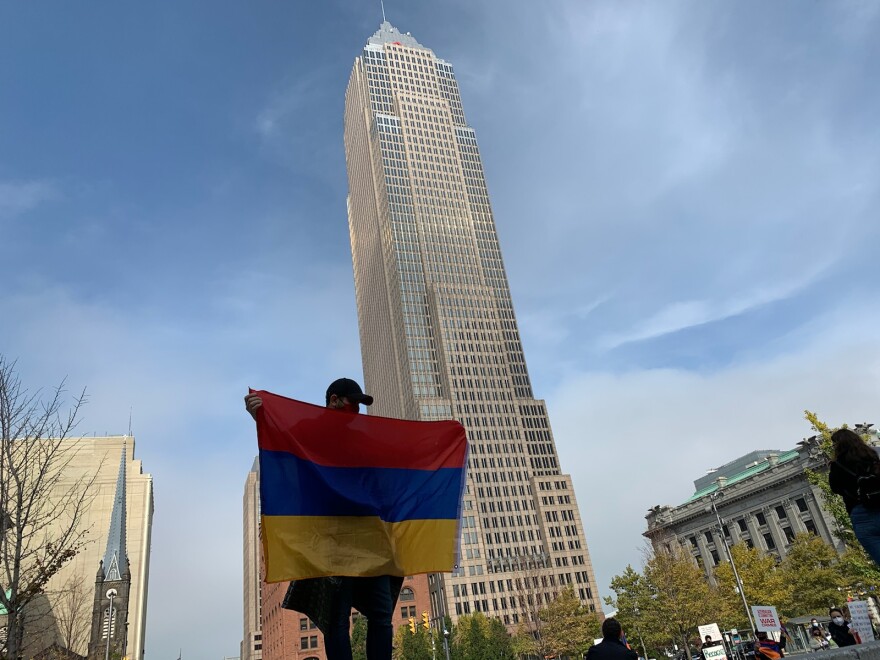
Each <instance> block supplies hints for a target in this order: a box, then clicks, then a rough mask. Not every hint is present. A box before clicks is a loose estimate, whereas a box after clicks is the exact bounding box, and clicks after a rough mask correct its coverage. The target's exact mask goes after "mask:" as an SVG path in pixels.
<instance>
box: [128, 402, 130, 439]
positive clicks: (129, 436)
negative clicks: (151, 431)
mask: <svg viewBox="0 0 880 660" xmlns="http://www.w3.org/2000/svg"><path fill="white" fill-rule="evenodd" d="M128 435H129V437H131V407H129V409H128Z"/></svg>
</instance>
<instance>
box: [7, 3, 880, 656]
mask: <svg viewBox="0 0 880 660" xmlns="http://www.w3.org/2000/svg"><path fill="white" fill-rule="evenodd" d="M374 5H375V6H374ZM386 10H387V12H388V18H389V20H391V22H392V23H394V24H395V25H396V26H397V27H398V28H400V29H401V30H403V31H411V32H412V33H413V35H414V36H416V38H417V39H419V41H421V42H422V43H424V44H426V45H427V46H429V47H431V48H432V49H433V50H434V51H435V52H436V53H437V54H438V56H440V57H443V58H444V59H447V60H449V61H450V62H452V63H453V65H454V66H455V69H456V74H457V76H458V79H459V83H460V86H461V90H462V96H463V100H464V104H465V112H466V115H467V117H468V120H469V122H470V123H471V124H472V125H473V126H474V128H475V129H476V131H477V135H478V139H479V143H480V147H481V151H482V155H483V160H484V164H485V167H486V173H487V178H488V183H489V189H490V194H491V196H492V201H493V207H494V211H495V216H496V222H497V225H498V232H499V236H500V240H501V245H502V249H503V251H504V257H505V263H506V267H507V270H508V275H509V279H510V283H511V289H512V293H513V299H514V304H515V306H516V309H517V314H518V318H519V321H520V325H521V330H522V334H523V341H524V345H525V349H526V358H527V361H528V364H529V369H530V373H531V376H532V379H533V384H534V388H535V392H536V394H537V396H539V397H543V398H545V399H546V400H547V402H548V406H549V410H550V413H551V421H552V423H553V427H554V433H555V436H556V441H557V444H558V447H559V453H560V456H561V458H562V462H563V466H564V468H565V469H566V470H567V471H569V472H570V473H571V474H572V475H573V477H574V482H575V485H576V488H577V492H578V496H579V499H580V505H581V511H582V515H583V517H584V522H585V526H586V531H587V535H588V541H589V544H590V550H591V553H592V557H593V563H594V566H595V570H596V573H597V577H598V579H599V582H600V589H601V590H602V592H603V595H604V594H605V593H607V590H606V587H607V583H608V581H609V580H610V578H611V577H612V576H613V575H615V574H617V573H619V572H621V571H622V570H623V568H624V567H625V565H626V563H627V562H631V563H634V564H638V563H639V562H640V560H641V546H642V538H641V536H640V533H641V531H642V530H643V529H644V520H643V516H644V514H645V512H646V511H647V509H648V508H649V507H650V506H652V505H654V504H660V503H673V504H674V503H678V502H680V501H683V500H684V499H686V498H687V497H688V496H689V495H690V493H691V492H692V481H693V480H694V479H695V478H697V477H699V476H701V475H702V474H703V473H704V472H705V471H706V470H707V469H708V468H710V467H713V466H717V465H720V464H722V463H725V462H727V461H728V460H731V459H733V458H735V457H736V456H738V455H740V454H742V453H745V452H747V451H749V450H751V449H755V448H789V447H791V446H793V445H794V443H795V442H797V441H798V440H799V439H800V438H802V437H804V436H805V435H807V434H808V433H809V428H808V426H807V425H806V423H805V422H804V421H803V418H802V411H803V409H804V408H810V409H814V410H816V411H817V412H819V413H820V414H821V415H822V416H824V417H825V418H826V419H827V420H828V421H829V422H831V423H835V424H836V423H841V422H844V421H848V422H857V421H876V422H880V419H878V414H877V413H878V401H880V333H878V327H880V312H878V302H880V276H878V266H880V261H878V250H877V245H878V239H880V222H878V219H880V128H878V122H877V117H878V116H880V91H878V86H877V85H876V84H875V81H876V67H877V62H880V5H878V4H877V3H874V2H869V1H868V0H864V1H861V2H859V1H841V2H834V3H803V2H798V1H795V0H790V1H783V2H776V3H771V4H767V3H761V2H737V3H732V2H699V1H694V2H667V3H647V2H645V3H642V2H630V3H619V2H611V1H610V0H609V1H596V2H584V1H583V0H572V1H570V2H566V1H564V0H553V1H550V2H542V3H534V2H530V3H526V2H510V1H509V0H508V1H505V2H502V1H501V0H485V1H481V2H464V1H449V2H428V1H427V0H417V1H410V2H406V3H403V2H395V1H394V0H389V2H387V3H386ZM380 18H381V15H380V13H379V9H378V2H375V3H372V2H353V1H343V0H334V1H330V2H312V3H305V2H275V3H233V2H210V3H208V2H186V1H181V2H175V3H159V4H154V5H150V6H135V5H130V4H113V3H95V4H92V5H89V6H83V5H81V4H80V5H75V4H70V3H62V2H47V3H4V4H2V5H0V127H2V128H0V251H2V260H0V269H2V270H0V275H2V278H3V281H4V286H3V287H2V288H0V310H3V311H2V319H3V320H2V323H0V353H3V354H4V355H6V356H8V357H11V358H18V360H19V369H20V372H21V376H22V377H23V379H24V381H25V382H26V383H28V384H29V385H31V386H32V387H37V386H47V385H51V384H53V383H56V382H57V381H59V380H60V379H61V378H63V377H65V376H66V377H67V378H68V381H69V383H70V386H71V389H77V388H80V387H87V388H88V392H89V405H88V406H87V408H86V409H85V411H84V414H83V420H82V424H81V426H80V430H81V431H82V432H83V433H98V434H104V433H110V434H117V433H123V432H125V431H126V429H127V428H128V418H129V411H130V410H131V412H132V419H133V429H134V433H135V436H136V438H137V453H138V455H139V457H140V458H142V459H143V461H144V466H145V469H146V470H147V471H149V472H151V473H152V474H153V477H154V481H155V489H156V517H155V525H154V537H153V539H154V540H153V557H152V566H151V583H150V594H149V617H148V631H147V647H146V648H147V653H148V657H174V656H172V655H171V654H173V653H176V652H177V649H178V648H180V647H183V650H184V656H188V657H222V656H223V655H235V654H237V652H238V643H239V641H240V638H241V614H240V609H241V606H240V604H241V578H240V573H241V564H240V561H241V532H240V529H241V493H242V486H243V482H244V477H245V474H246V472H247V470H248V468H249V467H250V464H251V461H252V458H253V455H254V453H255V439H254V433H253V426H252V423H251V422H250V419H249V418H248V417H247V416H246V414H245V413H244V411H243V407H242V403H241V398H242V396H243V394H244V392H245V391H246V388H247V387H248V386H254V387H259V388H265V389H270V390H274V391H277V392H280V393H284V394H287V395H290V396H293V397H296V398H301V399H305V400H310V401H319V400H320V398H321V393H322V392H323V389H324V388H325V387H326V384H327V383H328V382H329V381H330V380H332V379H333V378H335V377H337V376H339V375H342V374H346V375H354V376H356V377H357V376H359V375H360V355H359V346H358V336H357V321H356V312H355V307H354V290H353V283H352V273H351V263H350V252H349V245H348V229H347V222H346V216H345V194H346V187H347V184H346V175H345V167H344V156H343V149H342V109H343V94H344V90H345V85H346V82H347V78H348V74H349V71H350V69H351V64H352V60H353V58H354V57H355V56H356V55H357V54H358V52H359V50H360V48H361V47H362V46H363V44H364V43H365V41H366V39H367V37H368V36H369V35H370V34H372V33H373V32H374V31H375V30H376V29H377V27H378V24H379V21H380ZM621 476H624V477H626V478H623V479H622V478H621ZM181 591H188V592H189V594H190V595H189V596H188V597H187V598H185V599H181V598H180V593H181Z"/></svg>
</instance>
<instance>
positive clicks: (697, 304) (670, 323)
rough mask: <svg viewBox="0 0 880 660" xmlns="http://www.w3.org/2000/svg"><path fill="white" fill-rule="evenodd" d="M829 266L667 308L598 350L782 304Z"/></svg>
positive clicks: (611, 338)
mask: <svg viewBox="0 0 880 660" xmlns="http://www.w3.org/2000/svg"><path fill="white" fill-rule="evenodd" d="M829 265H830V264H829V263H828V262H826V263H824V264H821V265H819V266H816V265H814V266H813V267H812V268H811V269H810V270H809V271H807V272H805V273H802V274H800V275H799V276H798V277H796V278H794V279H791V280H788V281H783V282H780V283H777V284H774V285H766V284H765V285H761V286H757V287H755V288H754V289H752V290H751V291H749V292H746V293H744V294H742V295H739V296H735V297H732V298H729V299H726V300H717V301H716V300H688V301H682V302H674V303H671V304H669V305H666V306H665V307H663V309H661V310H660V311H658V312H656V313H655V314H653V315H652V316H650V317H649V318H647V319H645V320H644V321H642V322H640V323H638V324H637V325H636V326H635V327H634V328H632V329H630V330H628V331H626V332H623V333H617V334H608V335H605V336H603V337H600V338H599V340H598V344H599V347H600V348H602V349H604V350H611V349H614V348H617V347H618V346H622V345H624V344H630V343H633V342H639V341H646V340H649V339H655V338H657V337H662V336H664V335H669V334H672V333H675V332H680V331H682V330H686V329H688V328H693V327H697V326H701V325H706V324H708V323H714V322H717V321H723V320H725V319H729V318H733V317H735V316H739V315H740V314H745V313H747V312H749V311H751V310H754V309H757V308H759V307H763V306H764V305H769V304H772V303H775V302H780V301H783V300H786V299H788V298H791V297H792V296H794V295H796V294H798V293H800V292H802V291H803V290H805V289H806V288H807V287H809V286H810V285H811V284H813V283H815V282H816V281H817V280H818V279H820V278H821V276H822V273H823V272H825V271H826V269H827V268H828V266H829Z"/></svg>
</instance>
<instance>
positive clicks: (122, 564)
mask: <svg viewBox="0 0 880 660" xmlns="http://www.w3.org/2000/svg"><path fill="white" fill-rule="evenodd" d="M125 523H126V520H125V447H124V446H123V448H122V458H121V459H120V461H119V476H118V477H117V479H116V496H115V498H114V500H113V513H112V514H111V515H110V534H109V536H108V537H107V550H106V552H104V579H105V580H108V581H113V580H121V579H122V578H123V577H124V576H125V574H126V572H127V571H128V554H127V553H126V549H125Z"/></svg>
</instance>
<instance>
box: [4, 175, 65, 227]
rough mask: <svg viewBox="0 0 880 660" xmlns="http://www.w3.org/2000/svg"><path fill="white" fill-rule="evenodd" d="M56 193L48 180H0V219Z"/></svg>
mask: <svg viewBox="0 0 880 660" xmlns="http://www.w3.org/2000/svg"><path fill="white" fill-rule="evenodd" d="M57 194H58V191H57V189H56V188H55V186H54V185H53V184H52V183H50V182H48V181H17V182H11V181H0V219H3V218H5V217H12V216H16V215H19V214H20V213H24V212H26V211H30V210H31V209H32V208H35V207H36V206H39V205H40V204H42V203H43V202H45V201H48V200H50V199H52V198H53V197H55V196H56V195H57Z"/></svg>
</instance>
